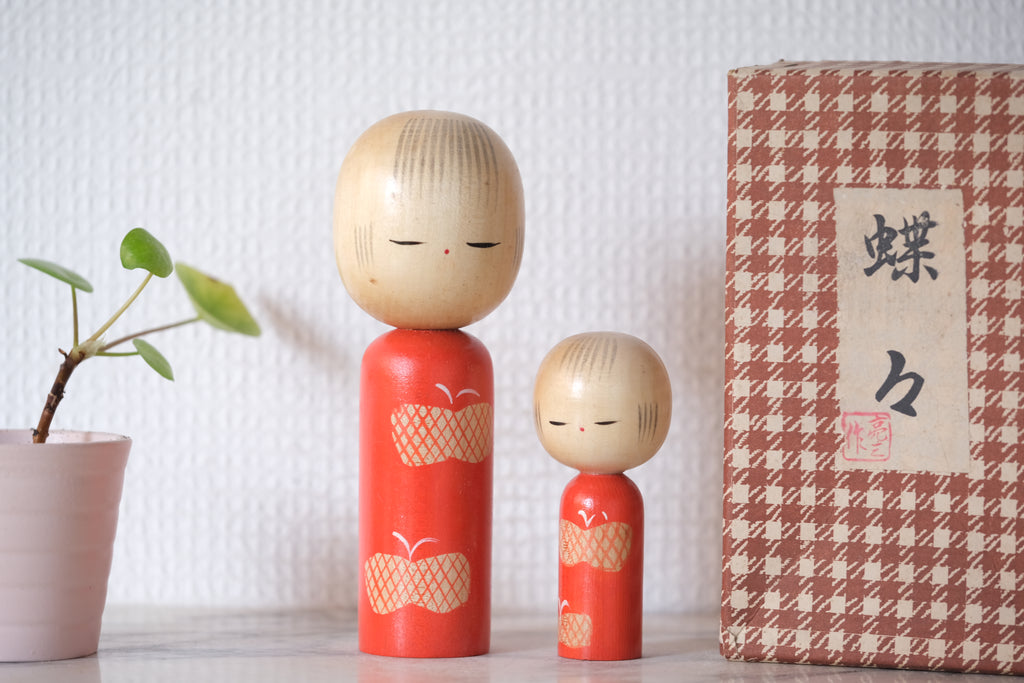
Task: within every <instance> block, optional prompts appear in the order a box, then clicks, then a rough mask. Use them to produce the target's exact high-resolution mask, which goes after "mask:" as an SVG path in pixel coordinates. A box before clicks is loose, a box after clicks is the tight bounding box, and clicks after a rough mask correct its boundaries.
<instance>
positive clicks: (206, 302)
mask: <svg viewBox="0 0 1024 683" xmlns="http://www.w3.org/2000/svg"><path fill="white" fill-rule="evenodd" d="M177 271H178V279H180V280H181V284H183V285H184V286H185V291H186V292H188V298H189V299H191V301H192V305H193V306H194V307H195V309H196V313H198V314H199V317H200V318H202V319H203V320H205V321H206V322H208V323H210V324H211V325H213V326H214V327H216V328H219V329H221V330H227V331H228V332H238V333H239V334H247V335H249V336H252V337H258V336H259V335H260V326H259V324H257V322H256V321H255V320H254V319H253V317H252V315H250V313H249V309H247V308H246V307H245V304H243V303H242V300H241V299H239V298H238V294H236V293H235V288H234V287H232V286H231V285H229V284H227V283H226V282H221V281H220V280H218V279H216V278H212V277H210V276H209V275H206V274H205V273H201V272H200V271H198V270H196V269H195V268H192V267H191V266H187V265H185V264H184V263H181V262H179V263H178V264H177Z"/></svg>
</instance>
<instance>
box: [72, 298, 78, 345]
mask: <svg viewBox="0 0 1024 683" xmlns="http://www.w3.org/2000/svg"><path fill="white" fill-rule="evenodd" d="M71 322H72V325H73V326H74V330H75V334H74V340H73V341H72V344H71V346H72V347H75V346H78V291H77V290H76V289H75V288H74V287H72V288H71Z"/></svg>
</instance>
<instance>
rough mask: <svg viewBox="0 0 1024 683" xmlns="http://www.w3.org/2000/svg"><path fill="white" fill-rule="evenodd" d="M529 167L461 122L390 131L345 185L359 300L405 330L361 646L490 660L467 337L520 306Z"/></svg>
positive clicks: (476, 369)
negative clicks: (503, 306)
mask: <svg viewBox="0 0 1024 683" xmlns="http://www.w3.org/2000/svg"><path fill="white" fill-rule="evenodd" d="M523 217H524V211H523V192H522V181H521V180H520V177H519V171H518V169H517V167H516V163H515V160H514V159H513V158H512V154H511V153H510V152H509V150H508V148H507V147H506V146H505V144H504V143H503V142H502V140H501V139H500V138H499V137H498V136H497V135H496V134H495V133H494V132H493V131H492V130H491V129H490V128H488V127H487V126H485V125H484V124H482V123H480V122H479V121H476V120H474V119H472V118H469V117H466V116H462V115H459V114H452V113H447V112H434V111H418V112H408V113H404V114H398V115H395V116H391V117H389V118H386V119H384V120H382V121H380V122H378V123H377V124H375V125H374V126H372V127H371V128H370V129H369V130H367V131H366V132H365V133H364V134H363V135H362V136H361V137H360V138H359V139H358V140H357V141H356V143H355V144H354V145H353V146H352V149H351V150H350V151H349V153H348V155H347V156H346V157H345V161H344V163H343V165H342V168H341V172H340V175H339V178H338V186H337V192H336V195H335V205H334V243H335V251H336V255H337V261H338V268H339V270H340V272H341V277H342V280H343V281H344V283H345V287H346V288H347V289H348V292H349V294H350V295H351V296H352V298H353V299H354V300H355V301H356V303H357V304H359V306H360V307H362V308H363V309H364V310H365V311H366V312H368V313H369V314H370V315H372V316H373V317H375V318H377V319H378V320H380V321H382V322H384V323H387V324H389V325H392V326H394V327H396V328H398V329H395V330H392V331H391V332H388V333H386V334H384V335H382V336H381V337H379V338H378V339H377V340H376V341H374V342H373V343H372V344H371V345H370V346H369V347H368V348H367V350H366V353H365V355H364V357H363V364H362V379H361V386H360V409H359V410H360V416H359V430H360V438H359V453H360V456H359V563H360V574H359V576H360V579H359V647H360V649H361V650H363V651H364V652H369V653H373V654H382V655H391V656H402V657H458V656H466V655H477V654H483V653H485V652H487V651H488V649H489V647H490V576H491V566H490V564H491V498H492V478H493V459H492V449H493V440H494V439H493V430H494V415H493V406H494V397H493V371H492V367H491V359H490V355H489V354H488V352H487V349H486V348H485V347H484V345H483V344H482V343H481V342H480V341H479V340H477V339H476V338H474V337H472V336H470V335H468V334H466V333H464V332H462V331H460V330H459V328H461V327H463V326H465V325H469V324H470V323H473V322H476V321H477V320H480V319H481V318H483V317H484V316H486V315H487V314H488V313H490V312H491V311H492V310H493V309H494V308H495V307H497V306H498V304H499V303H501V301H502V300H503V299H504V298H505V297H506V295H507V294H508V292H509V290H510V289H511V288H512V283H513V282H514V280H515V278H516V274H517V273H518V271H519V264H520V261H521V260H522V254H523V225H524V218H523Z"/></svg>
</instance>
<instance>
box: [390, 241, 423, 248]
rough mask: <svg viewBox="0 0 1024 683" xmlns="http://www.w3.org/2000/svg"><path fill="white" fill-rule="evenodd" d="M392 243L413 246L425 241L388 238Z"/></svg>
mask: <svg viewBox="0 0 1024 683" xmlns="http://www.w3.org/2000/svg"><path fill="white" fill-rule="evenodd" d="M388 241H389V242H391V243H392V244H397V245H399V246H402V247H412V246H415V245H417V244H423V242H417V241H416V240H388Z"/></svg>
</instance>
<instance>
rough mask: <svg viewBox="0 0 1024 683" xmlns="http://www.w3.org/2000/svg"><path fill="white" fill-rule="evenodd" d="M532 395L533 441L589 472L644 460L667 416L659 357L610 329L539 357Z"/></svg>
mask: <svg viewBox="0 0 1024 683" xmlns="http://www.w3.org/2000/svg"><path fill="white" fill-rule="evenodd" d="M533 396H534V413H535V418H536V423H537V435H538V436H539V437H540V441H541V444H543V446H544V448H545V449H546V450H547V451H548V453H550V454H551V456H552V457H554V459H555V460H557V461H559V462H560V463H562V464H564V465H568V466H569V467H575V468H576V469H578V470H580V471H582V472H587V473H589V474H618V473H620V472H624V471H626V470H628V469H630V468H633V467H636V466H638V465H642V464H643V463H645V462H647V461H648V460H650V459H651V457H652V456H653V455H654V454H655V453H656V452H657V451H658V449H659V448H660V447H661V444H662V443H663V442H664V441H665V436H666V434H668V425H669V421H670V420H671V415H672V390H671V387H670V385H669V380H668V372H666V370H665V365H664V364H663V363H662V362H661V358H659V357H658V354H657V353H655V352H654V350H653V349H652V348H651V347H650V346H648V345H647V344H645V343H644V342H643V341H641V340H639V339H637V338H636V337H632V336H630V335H628V334H620V333H617V332H588V333H585V334H578V335H575V336H572V337H569V338H568V339H565V340H563V341H562V342H560V343H559V344H558V345H557V346H555V348H553V349H552V350H551V351H550V352H549V353H548V355H547V356H546V357H545V358H544V360H543V362H541V365H540V370H539V371H538V372H537V383H536V386H535V389H534V394H533Z"/></svg>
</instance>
